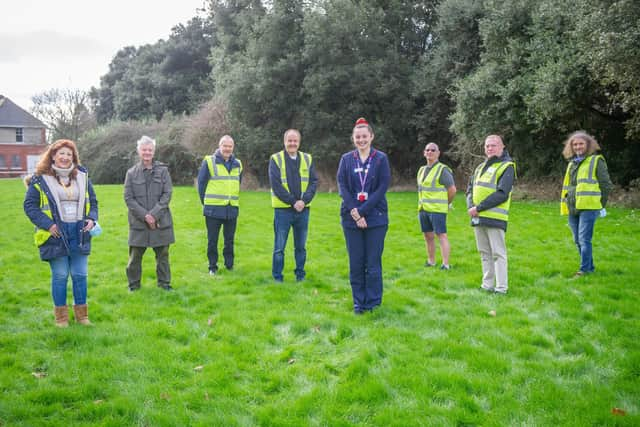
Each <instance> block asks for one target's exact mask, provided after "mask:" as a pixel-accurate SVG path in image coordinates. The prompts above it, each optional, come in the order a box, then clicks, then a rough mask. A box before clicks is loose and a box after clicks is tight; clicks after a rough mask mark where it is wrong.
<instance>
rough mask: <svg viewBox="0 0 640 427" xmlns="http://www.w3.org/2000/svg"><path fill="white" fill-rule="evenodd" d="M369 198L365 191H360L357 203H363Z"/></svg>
mask: <svg viewBox="0 0 640 427" xmlns="http://www.w3.org/2000/svg"><path fill="white" fill-rule="evenodd" d="M368 198H369V193H367V192H366V191H361V192H359V193H358V201H359V202H364V201H366V200H367V199H368Z"/></svg>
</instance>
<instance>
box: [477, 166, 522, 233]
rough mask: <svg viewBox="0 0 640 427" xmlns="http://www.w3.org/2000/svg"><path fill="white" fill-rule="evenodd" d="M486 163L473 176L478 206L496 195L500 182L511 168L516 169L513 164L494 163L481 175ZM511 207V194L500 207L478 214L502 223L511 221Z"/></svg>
mask: <svg viewBox="0 0 640 427" xmlns="http://www.w3.org/2000/svg"><path fill="white" fill-rule="evenodd" d="M485 164H486V161H485V162H484V163H482V164H481V165H480V166H478V167H477V168H476V171H475V172H474V174H473V204H474V205H475V206H478V205H479V204H480V203H481V202H482V201H484V199H486V198H487V197H489V196H490V195H491V194H493V193H495V191H496V189H497V188H498V180H499V179H500V177H501V176H502V174H503V173H504V171H505V170H507V168H508V167H509V166H513V167H514V168H515V167H516V165H515V163H513V162H508V161H507V162H500V163H494V164H493V165H491V166H489V167H488V168H487V170H486V171H484V173H482V174H481V172H482V169H483V168H484V166H485ZM510 206H511V192H509V198H508V199H507V200H505V201H504V202H502V203H500V204H499V205H498V206H494V207H493V208H490V209H487V210H484V211H482V212H478V215H479V216H480V217H481V218H493V219H499V220H501V221H505V222H507V221H509V207H510Z"/></svg>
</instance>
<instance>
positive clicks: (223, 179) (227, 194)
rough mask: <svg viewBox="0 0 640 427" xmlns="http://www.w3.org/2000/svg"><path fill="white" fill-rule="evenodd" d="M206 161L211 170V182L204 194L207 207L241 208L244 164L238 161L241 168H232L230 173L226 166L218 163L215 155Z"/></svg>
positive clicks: (208, 157)
mask: <svg viewBox="0 0 640 427" xmlns="http://www.w3.org/2000/svg"><path fill="white" fill-rule="evenodd" d="M205 160H206V161H207V166H208V168H209V182H208V183H207V189H206V190H205V192H204V204H205V206H226V205H231V206H239V205H240V174H241V173H242V162H241V161H240V160H238V159H236V161H237V162H238V163H239V164H240V167H232V168H231V172H229V171H228V170H227V168H226V167H225V165H224V164H221V163H216V159H215V155H213V156H207V157H206V158H205Z"/></svg>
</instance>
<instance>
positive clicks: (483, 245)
mask: <svg viewBox="0 0 640 427" xmlns="http://www.w3.org/2000/svg"><path fill="white" fill-rule="evenodd" d="M484 153H485V155H486V156H487V159H486V160H485V161H484V162H483V163H481V164H480V165H479V166H478V167H477V168H476V170H475V172H474V173H473V175H472V176H471V179H470V180H469V185H468V187H467V207H468V209H469V210H468V213H469V216H470V217H471V225H472V226H473V229H474V232H475V235H476V245H477V247H478V251H479V252H480V258H481V260H482V285H481V286H480V289H482V290H484V291H487V292H495V293H497V294H506V293H507V289H508V287H509V285H508V273H507V245H506V241H505V233H506V231H507V223H508V221H509V206H510V205H511V190H512V188H513V182H514V180H515V178H516V165H515V163H514V162H513V160H511V157H510V156H509V153H507V150H506V149H505V148H504V143H503V142H502V138H501V137H500V136H498V135H489V136H487V138H486V139H485V141H484Z"/></svg>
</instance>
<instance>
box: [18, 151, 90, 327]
mask: <svg viewBox="0 0 640 427" xmlns="http://www.w3.org/2000/svg"><path fill="white" fill-rule="evenodd" d="M25 183H26V184H27V186H28V188H27V193H26V195H25V199H24V211H25V213H26V215H27V216H28V217H29V219H30V220H31V222H32V223H33V224H34V225H35V226H36V230H35V235H34V238H35V243H36V246H38V248H39V250H40V259H42V260H43V261H47V262H48V263H49V266H50V267H51V294H52V297H53V304H54V313H55V321H56V326H59V327H67V326H68V325H69V309H68V307H67V282H68V278H69V276H71V282H72V284H73V286H72V289H73V299H74V305H73V311H74V314H75V319H76V322H78V323H80V324H83V325H88V324H90V323H91V322H89V315H88V308H87V263H88V256H89V253H90V252H91V235H90V233H89V232H90V231H91V230H92V229H93V228H94V226H95V224H96V221H97V220H98V201H97V199H96V194H95V192H94V191H93V186H92V185H91V181H90V180H89V176H88V174H87V170H86V169H85V168H84V167H82V166H80V158H79V156H78V150H77V148H76V145H75V143H74V142H73V141H71V140H69V139H60V140H57V141H55V142H54V143H53V144H51V145H50V146H49V148H48V149H47V151H46V152H45V153H44V154H43V155H42V157H41V159H40V161H39V162H38V165H37V166H36V172H35V174H34V175H33V176H31V177H28V178H27V179H26V180H25Z"/></svg>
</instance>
